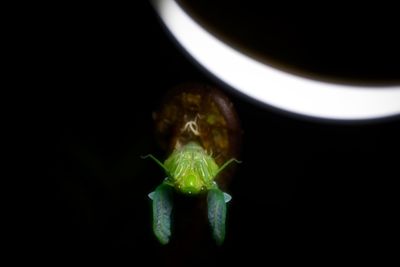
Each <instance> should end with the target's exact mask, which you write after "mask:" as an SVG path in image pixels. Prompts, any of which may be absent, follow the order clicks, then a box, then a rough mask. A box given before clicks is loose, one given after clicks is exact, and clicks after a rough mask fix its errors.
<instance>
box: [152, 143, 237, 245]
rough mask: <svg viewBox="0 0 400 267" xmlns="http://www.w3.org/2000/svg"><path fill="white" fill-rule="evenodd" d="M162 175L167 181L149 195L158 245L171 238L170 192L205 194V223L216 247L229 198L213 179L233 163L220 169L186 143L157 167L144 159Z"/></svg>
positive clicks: (220, 240)
mask: <svg viewBox="0 0 400 267" xmlns="http://www.w3.org/2000/svg"><path fill="white" fill-rule="evenodd" d="M146 157H150V158H151V159H153V160H154V161H155V162H156V163H157V164H158V165H160V166H161V167H162V168H163V169H164V170H165V172H166V174H167V178H166V179H165V180H164V181H163V183H161V185H159V186H158V187H157V188H156V190H154V192H152V193H150V194H149V197H150V198H151V199H152V200H153V231H154V234H155V235H156V237H157V238H158V240H159V241H160V242H161V243H162V244H167V243H168V242H169V237H170V236H171V229H170V228H171V218H170V217H171V211H172V206H173V204H172V198H171V194H172V189H173V188H174V189H175V190H176V191H178V192H181V193H183V194H187V195H196V194H199V193H207V203H208V220H209V222H210V225H211V227H212V230H213V236H214V239H215V240H216V242H217V244H222V243H223V241H224V239H225V219H226V202H228V201H229V200H230V199H231V196H230V195H229V194H227V193H224V192H222V191H221V190H220V189H219V188H218V185H217V183H216V182H215V181H214V179H215V178H216V177H217V176H218V174H219V173H220V172H221V171H222V170H223V169H224V168H225V167H226V166H228V165H229V164H230V163H232V162H233V161H236V162H238V161H237V160H236V159H230V160H228V161H227V162H225V163H224V164H223V165H222V166H221V167H219V166H218V165H217V163H215V160H214V159H213V157H212V156H211V155H209V154H208V153H207V152H206V151H205V150H204V149H203V148H202V147H201V146H200V145H199V144H198V143H196V142H189V143H187V144H186V145H183V146H178V147H177V148H176V149H175V150H174V151H173V152H172V154H171V155H170V156H169V157H168V159H167V160H165V162H164V164H163V163H161V162H160V161H159V160H158V159H156V158H155V157H154V156H152V155H148V156H146Z"/></svg>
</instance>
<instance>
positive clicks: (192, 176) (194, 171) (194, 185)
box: [164, 142, 218, 194]
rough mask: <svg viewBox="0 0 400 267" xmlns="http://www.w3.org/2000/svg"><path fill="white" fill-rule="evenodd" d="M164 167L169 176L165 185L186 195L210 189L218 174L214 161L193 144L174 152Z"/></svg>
mask: <svg viewBox="0 0 400 267" xmlns="http://www.w3.org/2000/svg"><path fill="white" fill-rule="evenodd" d="M164 166H165V168H166V169H167V170H168V171H169V174H170V177H168V179H167V183H170V184H172V185H173V186H174V187H175V188H176V189H178V190H179V191H181V192H182V193H186V194H197V193H199V192H200V191H205V190H209V189H211V188H212V187H213V185H214V183H213V180H214V178H215V176H216V174H217V172H218V165H217V164H216V163H215V161H214V159H213V158H212V157H211V156H210V155H208V154H207V153H206V151H205V150H204V149H203V148H202V147H201V146H200V145H199V144H197V143H195V142H190V143H188V144H186V145H184V146H183V147H181V148H179V149H177V150H175V151H174V152H173V153H172V154H171V156H170V157H169V158H168V159H167V160H166V161H165V163H164Z"/></svg>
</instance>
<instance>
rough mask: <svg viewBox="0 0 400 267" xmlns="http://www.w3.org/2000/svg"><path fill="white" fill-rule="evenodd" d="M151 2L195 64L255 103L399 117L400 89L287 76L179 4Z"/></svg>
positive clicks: (347, 115) (308, 111)
mask: <svg viewBox="0 0 400 267" xmlns="http://www.w3.org/2000/svg"><path fill="white" fill-rule="evenodd" d="M152 2H153V4H154V7H155V8H156V10H157V12H158V13H159V15H160V17H161V19H162V21H163V22H164V23H165V25H166V27H167V28H168V30H169V31H170V32H171V33H172V35H173V36H174V37H175V38H176V40H177V41H178V42H179V43H180V44H181V45H182V47H183V48H184V49H185V50H186V51H187V52H188V53H189V54H190V55H191V56H192V57H193V58H194V59H195V60H196V61H198V62H199V63H200V64H201V65H203V66H204V67H205V68H206V69H207V70H209V71H210V72H211V73H213V74H214V75H215V76H216V77H218V78H219V79H221V80H222V81H224V82H225V83H227V84H228V85H229V86H231V87H232V88H235V89H236V90H238V91H241V92H243V93H244V94H246V95H248V96H250V97H252V98H254V99H257V100H259V101H262V102H264V103H267V104H269V105H272V106H274V107H277V108H280V109H283V110H287V111H291V112H295V113H298V114H303V115H307V116H313V117H318V118H325V119H339V120H360V119H374V118H381V117H387V116H393V115H397V114H400V86H388V87H361V86H347V85H340V84H333V83H326V82H321V81H316V80H311V79H307V78H303V77H299V76H295V75H292V74H288V73H286V72H284V71H281V70H278V69H275V68H273V67H271V66H268V65H266V64H263V63H261V62H258V61H256V60H254V59H252V58H250V57H248V56H246V55H244V54H241V53H240V52H238V51H236V50H235V49H233V48H231V47H229V46H228V45H226V44H225V43H223V42H221V41H220V40H218V39H217V38H215V37H214V36H212V35H211V34H210V33H208V32H207V31H206V30H204V29H203V28H202V27H201V26H200V25H199V24H197V23H196V22H195V21H194V20H193V19H192V18H190V17H189V16H188V15H187V14H186V13H185V12H184V11H183V10H182V9H181V7H180V6H179V5H178V4H177V3H176V2H175V1H174V0H152Z"/></svg>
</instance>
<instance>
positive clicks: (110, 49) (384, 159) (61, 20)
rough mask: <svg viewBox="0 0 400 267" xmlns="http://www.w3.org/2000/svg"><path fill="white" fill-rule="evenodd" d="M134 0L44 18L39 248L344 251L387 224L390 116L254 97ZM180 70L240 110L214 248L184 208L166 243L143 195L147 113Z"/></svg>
mask: <svg viewBox="0 0 400 267" xmlns="http://www.w3.org/2000/svg"><path fill="white" fill-rule="evenodd" d="M137 2H139V3H137V4H134V7H132V6H131V5H130V6H129V7H125V6H116V5H114V6H112V7H111V6H107V5H104V6H101V5H100V4H96V6H90V7H88V6H69V7H65V9H60V10H54V13H53V14H52V15H51V18H50V19H48V20H45V21H44V22H43V25H44V28H43V29H42V30H41V31H42V32H43V34H44V35H46V36H47V38H48V39H47V38H46V40H49V41H48V42H47V41H46V42H44V43H43V47H41V50H40V51H43V53H44V55H45V57H43V59H42V62H43V64H44V65H46V68H45V70H46V71H45V73H43V74H42V75H43V76H41V77H42V78H43V90H42V89H41V90H38V98H42V100H41V101H39V102H38V105H37V107H36V109H37V110H39V111H40V115H39V116H38V118H37V127H38V128H37V129H39V130H38V131H39V132H40V135H41V137H40V139H38V143H39V144H40V150H39V154H40V156H43V157H41V158H40V159H41V163H43V164H42V165H43V166H44V168H45V170H46V171H47V174H48V177H49V178H50V179H49V180H48V181H46V182H45V183H44V185H42V187H43V188H41V190H40V191H39V192H42V190H43V192H45V194H38V198H40V199H42V201H41V202H40V206H38V207H36V206H35V212H37V213H36V216H35V217H34V218H33V219H32V222H31V223H35V222H36V223H37V224H38V225H40V226H39V228H36V227H34V229H33V230H32V231H34V232H35V235H37V237H36V238H35V239H34V240H33V242H32V243H33V245H32V251H33V252H34V254H35V256H36V257H39V258H41V259H52V262H54V263H63V262H65V261H71V262H74V263H76V262H81V256H84V258H85V259H86V260H88V261H89V262H91V263H97V262H104V261H105V260H112V262H113V263H116V262H118V261H120V260H123V261H125V262H127V263H128V264H129V265H132V266H142V265H148V264H155V265H158V266H183V265H185V266H187V265H190V266H200V265H201V266H204V265H213V264H214V263H217V264H232V263H236V262H238V261H239V260H243V261H246V262H247V263H249V264H250V265H251V264H252V262H260V261H261V262H263V263H268V262H272V261H275V260H279V261H280V262H290V263H293V262H304V261H305V262H318V259H319V258H321V257H322V258H324V259H328V260H329V262H331V261H338V262H339V261H341V260H343V259H345V258H347V257H350V258H352V259H357V258H358V257H361V256H363V255H364V253H366V251H374V248H376V247H377V244H381V243H382V242H383V241H382V239H381V238H382V236H391V229H392V228H391V227H390V226H391V225H392V224H393V223H394V218H395V216H394V215H395V214H396V213H397V210H396V209H395V208H396V206H397V205H395V204H394V203H395V201H397V200H398V194H397V192H396V189H395V188H396V187H395V185H396V180H397V179H398V178H399V172H398V170H399V160H398V157H399V156H398V155H399V151H400V141H399V136H400V125H399V120H398V119H397V120H396V119H391V120H384V121H380V122H369V123H357V124H349V123H347V124H338V123H332V122H321V121H313V120H310V119H305V118H301V117H297V116H291V115H288V114H286V113H282V112H278V111H276V110H273V109H269V108H266V107H263V106H261V105H260V104H258V103H255V102H253V101H251V100H250V99H248V98H246V97H244V96H242V95H240V94H237V93H233V91H232V90H230V89H229V88H227V87H225V86H224V85H223V84H221V83H219V82H218V81H217V80H216V79H214V78H212V77H211V76H210V75H208V74H207V73H206V72H205V71H203V70H202V69H201V68H199V67H198V66H197V64H195V63H193V62H192V61H191V60H190V58H188V57H187V56H186V55H185V53H183V52H182V51H181V50H180V48H179V47H178V46H177V45H176V44H175V42H174V41H172V40H171V38H170V36H169V35H168V34H167V33H166V32H165V30H164V28H163V26H162V24H161V23H160V21H159V19H158V17H157V16H156V14H155V12H154V10H153V9H152V7H151V6H150V4H148V3H147V2H145V1H137ZM67 10H68V11H67ZM221 19H222V18H221ZM48 36H50V38H49V37H48ZM288 45H289V44H288ZM292 45H293V44H292ZM299 49H300V48H299ZM285 64H286V62H285ZM304 64H306V63H304ZM319 64H320V66H321V69H322V68H324V63H323V62H319ZM313 66H314V65H313ZM184 82H198V83H206V84H212V85H216V86H219V87H220V88H221V90H223V91H224V92H225V93H226V94H227V95H228V96H230V98H231V100H232V102H233V103H234V104H235V106H236V108H237V112H238V114H239V116H240V118H241V121H242V128H243V131H244V140H243V146H242V155H241V160H242V161H243V163H242V164H241V165H240V166H239V168H238V171H237V173H236V175H235V177H234V179H233V180H232V184H231V186H230V187H229V190H228V191H229V193H230V194H231V195H232V196H233V200H232V202H230V203H229V210H228V218H227V237H226V241H225V244H224V245H223V246H222V247H217V246H215V245H214V242H213V240H212V238H211V233H210V232H209V231H208V230H209V229H208V228H207V227H208V226H207V221H206V213H204V220H203V221H199V222H198V224H204V227H203V228H201V229H203V230H204V236H203V238H201V239H200V240H193V239H191V236H192V235H190V234H189V233H190V232H191V231H192V230H193V229H192V228H191V227H189V226H190V225H192V224H193V222H192V223H189V222H190V220H191V218H190V217H187V218H185V217H184V216H182V215H180V216H178V215H176V214H175V215H176V216H178V217H179V219H180V221H177V220H176V221H174V222H173V235H172V239H171V242H170V244H169V245H167V246H161V245H160V244H159V243H158V241H157V240H156V239H155V238H154V236H153V233H152V228H151V203H150V201H149V199H148V197H147V194H148V193H149V192H151V191H152V190H153V189H154V188H155V187H156V186H157V185H158V184H159V183H160V181H161V180H162V179H163V178H164V174H163V172H162V171H161V170H160V168H159V167H157V166H156V165H155V164H154V163H153V162H151V161H146V160H142V159H140V156H141V155H146V154H148V153H152V154H154V155H155V156H157V157H159V158H163V157H164V156H165V155H164V154H163V151H161V150H160V148H159V147H158V145H157V144H156V142H155V139H154V136H153V125H152V117H151V114H152V111H153V110H154V109H155V108H156V107H157V105H158V103H159V101H160V100H161V98H162V97H163V95H164V94H165V92H166V91H167V90H168V89H169V88H171V87H173V86H176V85H178V84H180V83H184ZM42 92H43V95H41V93H42ZM35 131H36V130H35ZM42 165H41V166H42ZM180 200H181V199H180ZM39 211H40V212H39ZM178 212H179V210H178V211H177V213H178ZM186 222H188V223H186ZM39 244H44V246H42V245H39ZM369 257H374V254H373V253H371V254H369Z"/></svg>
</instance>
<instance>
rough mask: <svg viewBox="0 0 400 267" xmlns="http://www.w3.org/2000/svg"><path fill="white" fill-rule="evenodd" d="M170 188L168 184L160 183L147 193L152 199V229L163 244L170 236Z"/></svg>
mask: <svg viewBox="0 0 400 267" xmlns="http://www.w3.org/2000/svg"><path fill="white" fill-rule="evenodd" d="M172 190H173V188H172V187H171V186H170V185H168V184H165V183H162V184H161V185H159V186H158V187H157V188H156V190H155V191H154V192H152V193H150V194H149V197H150V198H151V199H152V200H153V231H154V234H155V236H156V237H157V239H158V240H159V241H160V243H161V244H163V245H165V244H167V243H168V242H169V238H170V236H171V211H172V206H173V203H172Z"/></svg>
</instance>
